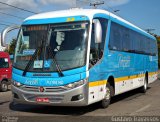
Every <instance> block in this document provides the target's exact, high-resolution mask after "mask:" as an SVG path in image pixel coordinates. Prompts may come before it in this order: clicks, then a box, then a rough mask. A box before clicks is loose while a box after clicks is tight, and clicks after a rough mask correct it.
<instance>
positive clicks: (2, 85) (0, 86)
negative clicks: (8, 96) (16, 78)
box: [0, 80, 8, 92]
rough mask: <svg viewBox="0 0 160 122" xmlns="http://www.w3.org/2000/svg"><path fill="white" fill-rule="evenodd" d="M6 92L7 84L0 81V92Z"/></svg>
mask: <svg viewBox="0 0 160 122" xmlns="http://www.w3.org/2000/svg"><path fill="white" fill-rule="evenodd" d="M7 90H8V83H7V81H5V80H2V82H1V83H0V91H2V92H6V91H7Z"/></svg>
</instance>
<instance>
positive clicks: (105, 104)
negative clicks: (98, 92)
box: [101, 84, 112, 108]
mask: <svg viewBox="0 0 160 122" xmlns="http://www.w3.org/2000/svg"><path fill="white" fill-rule="evenodd" d="M111 87H112V86H110V84H107V85H106V92H105V96H104V99H103V100H102V101H101V107H102V108H107V107H108V106H109V104H110V101H111V94H112V93H111V89H112V88H111Z"/></svg>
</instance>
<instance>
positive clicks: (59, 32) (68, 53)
mask: <svg viewBox="0 0 160 122" xmlns="http://www.w3.org/2000/svg"><path fill="white" fill-rule="evenodd" d="M88 26H89V24H88V23H87V22H77V23H70V24H57V25H55V24H54V25H49V24H48V25H23V26H22V27H21V29H20V32H19V36H18V40H17V45H16V50H15V58H14V65H13V66H14V67H15V68H18V69H21V70H25V69H26V67H27V66H29V68H28V70H27V71H32V72H44V71H45V72H47V71H48V72H54V71H57V70H58V69H57V67H56V63H55V62H54V60H56V62H57V64H58V65H59V67H60V68H61V70H62V71H64V70H69V69H73V68H78V67H82V66H84V65H85V63H86V51H87V38H88V28H89V27H88ZM31 60H32V61H31Z"/></svg>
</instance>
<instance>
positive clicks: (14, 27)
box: [0, 25, 20, 47]
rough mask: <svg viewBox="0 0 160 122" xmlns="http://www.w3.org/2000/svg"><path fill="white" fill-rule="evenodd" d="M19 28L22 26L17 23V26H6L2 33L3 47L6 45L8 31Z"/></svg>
mask: <svg viewBox="0 0 160 122" xmlns="http://www.w3.org/2000/svg"><path fill="white" fill-rule="evenodd" d="M19 28H20V26H17V25H15V26H9V27H7V28H5V29H4V30H3V31H2V33H1V42H0V43H1V45H2V47H5V46H6V42H5V37H6V35H7V33H8V32H10V31H12V30H15V29H19Z"/></svg>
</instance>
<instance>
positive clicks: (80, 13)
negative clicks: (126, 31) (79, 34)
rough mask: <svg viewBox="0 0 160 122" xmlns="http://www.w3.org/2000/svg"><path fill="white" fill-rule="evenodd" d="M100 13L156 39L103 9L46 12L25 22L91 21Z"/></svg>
mask: <svg viewBox="0 0 160 122" xmlns="http://www.w3.org/2000/svg"><path fill="white" fill-rule="evenodd" d="M98 13H102V14H106V15H108V16H110V17H112V18H114V19H117V20H119V21H121V22H122V23H125V24H127V25H129V26H131V27H132V28H134V29H136V30H138V31H140V32H141V33H143V34H145V35H146V36H148V37H150V38H152V39H155V38H154V37H153V36H152V35H150V34H148V33H147V32H146V31H144V30H142V29H141V28H139V27H137V26H135V25H134V24H132V23H130V22H128V21H126V20H125V19H123V18H121V17H119V16H117V15H115V14H113V13H111V12H108V11H106V10H101V9H80V8H76V9H68V10H60V11H52V12H45V13H41V14H36V15H33V16H30V17H28V18H26V19H25V20H24V21H27V20H34V19H47V18H60V17H71V16H87V17H88V18H89V19H90V20H91V19H92V18H93V16H94V15H95V14H98Z"/></svg>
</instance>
